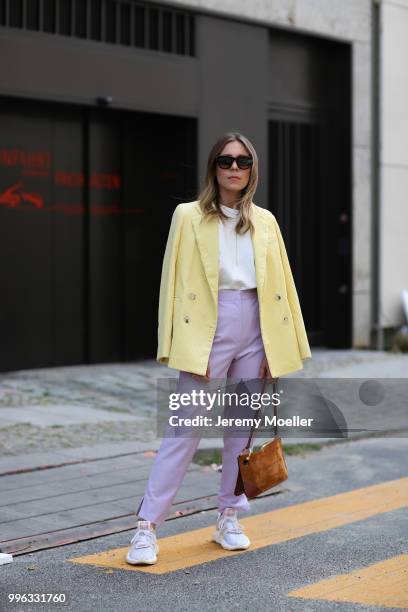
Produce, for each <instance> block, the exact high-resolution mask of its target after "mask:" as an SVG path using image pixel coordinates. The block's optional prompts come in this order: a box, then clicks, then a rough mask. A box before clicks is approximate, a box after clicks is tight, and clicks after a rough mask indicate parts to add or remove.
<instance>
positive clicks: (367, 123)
mask: <svg viewBox="0 0 408 612" xmlns="http://www.w3.org/2000/svg"><path fill="white" fill-rule="evenodd" d="M402 4H404V3H402ZM392 10H394V9H390V15H391V13H392ZM403 10H404V9H403V8H402V7H401V11H403ZM381 15H382V13H381V7H379V6H378V5H377V4H372V2H371V1H370V0H358V1H357V0H332V1H331V2H326V1H325V0H313V1H312V0H310V1H309V0H276V1H274V2H262V3H252V2H246V3H245V2H241V1H237V2H234V3H230V2H228V1H226V0H224V1H220V2H218V3H217V4H215V3H213V2H211V1H210V0H196V1H194V0H190V1H189V2H172V3H170V2H169V3H168V2H163V3H160V4H159V3H156V2H154V3H153V2H149V3H146V2H143V3H142V2H138V1H136V0H135V1H133V0H80V1H78V0H42V1H41V2H40V1H39V0H38V1H37V0H29V1H28V0H0V75H1V76H0V139H1V141H0V224H1V228H2V233H3V239H2V241H1V245H0V249H1V250H2V253H1V254H2V262H3V265H2V271H1V273H0V277H1V282H2V286H3V290H4V291H3V296H4V297H3V300H2V302H3V303H2V308H1V326H2V336H3V338H4V343H3V347H4V348H5V350H4V351H3V352H2V356H1V363H0V369H1V370H11V369H20V368H29V367H46V366H54V365H65V364H74V363H98V362H108V361H121V360H135V359H138V358H144V357H154V355H155V351H156V331H157V301H158V287H159V279H160V270H161V262H162V257H163V252H164V246H165V241H166V238H167V232H168V227H169V221H170V218H171V214H172V212H173V210H174V207H175V206H176V205H177V204H178V203H179V202H183V201H189V200H192V199H195V198H196V194H197V191H198V188H199V185H200V184H201V181H202V180H203V177H204V172H205V165H206V159H207V155H208V152H209V149H210V147H211V146H212V144H213V142H214V140H215V139H216V138H217V137H218V136H219V135H220V133H222V132H224V131H226V130H229V129H236V130H239V131H241V132H243V133H244V134H246V135H247V136H248V137H249V138H250V140H251V141H252V142H253V144H254V146H255V148H256V150H257V153H258V156H259V160H260V182H259V187H258V190H257V193H256V197H255V198H254V201H255V202H256V204H258V205H260V206H264V207H266V208H269V209H270V210H271V211H272V212H273V213H274V214H275V216H276V217H277V219H278V221H279V224H280V226H281V228H282V232H283V234H284V237H285V242H286V245H287V249H288V253H289V258H290V260H291V263H292V267H293V270H294V276H295V280H296V284H297V287H298V291H299V295H300V299H301V303H302V309H303V312H304V317H305V323H306V327H307V330H308V335H309V339H310V344H311V346H312V347H313V346H323V347H329V348H347V347H367V348H368V347H371V346H373V345H374V344H375V341H376V331H377V322H378V311H377V308H378V304H379V302H380V300H379V294H380V293H381V291H383V290H384V287H383V286H380V280H379V276H377V267H378V266H379V265H380V263H381V265H382V266H383V267H384V266H385V267H387V260H386V258H385V259H384V252H382V255H381V257H383V259H381V258H379V256H378V254H377V250H376V245H377V240H379V229H378V225H377V224H378V219H379V211H380V209H381V206H380V202H379V201H377V200H378V198H377V200H376V198H375V197H374V195H375V193H377V192H376V186H377V182H376V181H377V174H376V172H377V164H376V155H375V144H376V138H377V133H376V126H377V123H376V118H377V113H378V111H379V107H378V106H376V104H375V103H374V102H375V100H376V96H375V92H376V91H377V90H376V89H375V87H376V84H377V80H376V78H375V76H376V74H374V71H373V65H374V62H375V58H376V54H377V55H378V54H379V53H380V46H379V45H378V44H377V42H378V41H377V39H376V32H377V31H379V27H378V23H379V21H378V20H379V19H381V18H382V17H381ZM387 15H388V14H387ZM399 154H400V155H401V156H402V157H401V160H402V159H403V155H404V154H403V149H402V148H400V149H399ZM399 161H400V160H399V158H398V156H397V159H396V163H397V165H398V163H399ZM391 182H392V181H391ZM383 189H384V183H383ZM390 189H392V187H391V186H390ZM387 218H388V217H387ZM389 219H390V220H391V221H390V222H391V223H392V219H393V217H392V215H391V216H390V217H389ZM399 281H400V279H399V278H398V272H397V271H395V272H394V276H393V278H392V281H391V280H390V279H388V280H387V283H388V284H387V285H386V287H387V300H386V301H385V307H386V308H387V312H389V313H390V315H391V319H390V320H391V323H392V324H393V325H396V324H398V322H399V319H400V317H401V311H399V310H398V308H397V307H396V301H398V296H396V295H395V289H396V287H397V286H398V284H399ZM390 283H391V285H390ZM390 290H391V294H390V293H388V292H389V291H390ZM383 303H384V302H383ZM381 325H382V323H381V324H380V327H381Z"/></svg>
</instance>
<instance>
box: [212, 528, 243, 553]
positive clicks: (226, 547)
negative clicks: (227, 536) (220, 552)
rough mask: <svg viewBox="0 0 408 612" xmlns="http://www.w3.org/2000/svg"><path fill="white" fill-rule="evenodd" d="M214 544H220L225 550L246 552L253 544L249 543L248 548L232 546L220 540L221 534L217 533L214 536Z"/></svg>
mask: <svg viewBox="0 0 408 612" xmlns="http://www.w3.org/2000/svg"><path fill="white" fill-rule="evenodd" d="M212 539H213V542H217V544H220V545H221V546H222V547H223V548H224V549H225V550H246V549H247V548H249V547H250V546H251V542H249V543H248V544H247V545H246V546H245V545H244V546H230V545H229V544H226V543H224V542H223V541H222V540H220V537H219V534H218V532H217V531H216V532H215V533H214V534H213V537H212Z"/></svg>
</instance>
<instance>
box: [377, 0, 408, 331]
mask: <svg viewBox="0 0 408 612" xmlns="http://www.w3.org/2000/svg"><path fill="white" fill-rule="evenodd" d="M380 23H381V36H380V51H381V69H380V75H381V76H380V87H381V90H380V91H381V98H380V143H381V147H380V159H379V166H380V167H379V172H380V185H381V191H380V214H381V252H380V297H381V324H382V326H384V327H386V328H387V327H391V326H395V325H399V324H402V323H403V322H405V316H404V315H403V309H402V304H401V291H402V289H408V66H407V61H406V58H407V57H408V0H393V1H392V2H390V1H388V0H386V1H383V2H382V3H381V9H380Z"/></svg>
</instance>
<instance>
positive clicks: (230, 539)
mask: <svg viewBox="0 0 408 612" xmlns="http://www.w3.org/2000/svg"><path fill="white" fill-rule="evenodd" d="M243 529H244V528H243V526H242V525H241V524H240V523H238V519H237V511H236V509H235V508H225V509H224V510H223V511H222V512H218V517H217V527H216V530H215V532H214V534H213V538H212V539H213V541H214V542H217V543H218V544H221V546H222V547H223V548H225V549H226V550H238V549H241V548H248V547H249V546H250V544H251V542H250V540H249V538H248V537H247V536H246V535H245V534H244V533H243Z"/></svg>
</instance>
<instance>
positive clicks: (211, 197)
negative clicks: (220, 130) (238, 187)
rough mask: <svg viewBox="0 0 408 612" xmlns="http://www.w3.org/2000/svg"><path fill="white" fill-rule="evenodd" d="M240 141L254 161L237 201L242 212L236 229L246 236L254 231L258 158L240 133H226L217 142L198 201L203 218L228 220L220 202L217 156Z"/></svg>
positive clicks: (209, 156) (251, 146)
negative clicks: (226, 147) (251, 215)
mask: <svg viewBox="0 0 408 612" xmlns="http://www.w3.org/2000/svg"><path fill="white" fill-rule="evenodd" d="M234 140H238V141H239V142H241V144H243V145H244V147H245V148H246V149H247V151H248V153H249V155H251V157H252V159H253V163H252V166H251V172H250V175H249V180H248V184H247V186H246V187H245V188H244V189H243V190H242V191H241V195H240V197H239V199H238V201H237V209H238V210H239V211H240V215H239V218H238V222H237V225H236V228H235V231H236V233H237V234H245V232H247V231H248V230H250V231H251V232H252V231H253V229H254V226H253V224H252V221H251V219H250V211H251V204H252V198H253V195H254V193H255V191H256V188H257V186H258V156H257V154H256V151H255V149H254V147H253V145H252V143H251V142H250V141H249V140H248V138H246V137H245V136H244V135H243V134H241V133H240V132H225V133H224V134H222V136H220V138H218V140H217V142H216V143H215V144H214V146H213V147H212V149H211V151H210V153H209V155H208V161H207V172H206V177H205V179H204V185H203V186H202V188H201V190H200V193H199V194H198V197H197V200H198V202H199V205H200V208H201V211H202V213H203V218H204V219H208V218H211V217H213V216H215V215H217V216H218V217H219V218H220V219H221V220H222V219H227V216H226V215H225V214H224V213H223V212H222V210H221V207H220V201H219V187H218V181H217V177H216V160H215V158H216V157H217V155H220V153H221V151H222V150H223V148H224V147H225V145H226V144H227V143H228V142H232V141H234Z"/></svg>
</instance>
